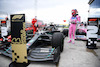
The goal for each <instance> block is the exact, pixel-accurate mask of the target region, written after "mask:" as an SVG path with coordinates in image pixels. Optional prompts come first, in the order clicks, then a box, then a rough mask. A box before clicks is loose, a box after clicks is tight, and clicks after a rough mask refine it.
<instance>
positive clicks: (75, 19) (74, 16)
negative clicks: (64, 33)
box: [68, 9, 80, 44]
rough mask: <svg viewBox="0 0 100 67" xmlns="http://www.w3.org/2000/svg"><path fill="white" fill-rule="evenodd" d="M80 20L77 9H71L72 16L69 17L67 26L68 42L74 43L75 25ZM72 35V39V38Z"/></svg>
mask: <svg viewBox="0 0 100 67" xmlns="http://www.w3.org/2000/svg"><path fill="white" fill-rule="evenodd" d="M79 22H80V16H79V15H78V11H77V10H76V9H73V10H72V17H71V18H70V27H69V39H70V40H69V41H68V43H71V42H72V43H73V44H74V43H75V41H74V39H75V31H76V25H77V23H79ZM72 36H73V40H71V39H72Z"/></svg>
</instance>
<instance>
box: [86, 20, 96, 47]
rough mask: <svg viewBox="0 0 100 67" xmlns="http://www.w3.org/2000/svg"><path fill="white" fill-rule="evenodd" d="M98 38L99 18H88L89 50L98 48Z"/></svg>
mask: <svg viewBox="0 0 100 67" xmlns="http://www.w3.org/2000/svg"><path fill="white" fill-rule="evenodd" d="M97 38H98V18H88V26H87V39H88V41H87V48H96V44H97Z"/></svg>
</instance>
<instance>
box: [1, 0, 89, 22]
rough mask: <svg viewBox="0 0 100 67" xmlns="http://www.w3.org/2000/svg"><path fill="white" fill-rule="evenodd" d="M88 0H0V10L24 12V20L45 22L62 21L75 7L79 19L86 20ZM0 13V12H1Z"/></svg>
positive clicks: (13, 12)
mask: <svg viewBox="0 0 100 67" xmlns="http://www.w3.org/2000/svg"><path fill="white" fill-rule="evenodd" d="M88 1H89V0H0V12H1V13H2V12H6V13H8V14H9V15H10V14H16V13H17V14H19V13H25V15H26V21H28V22H31V21H32V18H34V17H35V15H37V19H39V20H43V21H44V22H46V23H49V22H54V23H64V22H63V20H67V22H66V23H68V20H69V19H70V17H71V10H72V9H77V10H78V13H79V15H80V16H81V21H87V17H88V10H89V5H88ZM1 13H0V14H1Z"/></svg>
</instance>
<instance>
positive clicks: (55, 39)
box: [51, 32, 64, 52]
mask: <svg viewBox="0 0 100 67" xmlns="http://www.w3.org/2000/svg"><path fill="white" fill-rule="evenodd" d="M51 43H52V47H53V48H57V47H58V46H59V47H60V51H61V52H62V51H63V47H64V45H63V43H64V38H63V34H62V33H60V32H56V33H54V34H53V36H52V41H51Z"/></svg>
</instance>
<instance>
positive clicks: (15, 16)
mask: <svg viewBox="0 0 100 67" xmlns="http://www.w3.org/2000/svg"><path fill="white" fill-rule="evenodd" d="M22 17H23V15H14V16H13V17H12V20H15V19H17V18H18V19H21V18H22Z"/></svg>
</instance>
